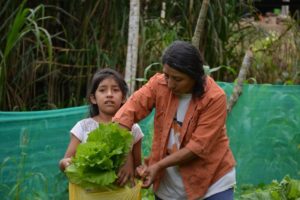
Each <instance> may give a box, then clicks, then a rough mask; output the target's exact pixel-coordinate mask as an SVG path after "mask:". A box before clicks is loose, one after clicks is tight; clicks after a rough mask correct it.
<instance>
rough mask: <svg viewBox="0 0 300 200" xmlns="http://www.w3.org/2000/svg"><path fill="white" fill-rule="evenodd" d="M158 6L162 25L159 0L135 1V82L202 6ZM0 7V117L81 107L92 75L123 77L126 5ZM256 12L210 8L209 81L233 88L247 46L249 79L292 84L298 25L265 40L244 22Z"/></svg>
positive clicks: (234, 3) (107, 1)
mask: <svg viewBox="0 0 300 200" xmlns="http://www.w3.org/2000/svg"><path fill="white" fill-rule="evenodd" d="M165 3H166V9H165V17H163V18H162V17H161V16H160V12H161V10H162V1H157V0H151V1H150V0H141V11H140V12H141V20H140V38H139V57H138V67H139V69H138V74H137V78H147V77H144V72H145V71H144V70H145V69H146V68H147V66H150V65H151V64H152V65H151V66H152V67H151V68H150V70H148V71H147V74H146V75H147V76H148V77H149V76H151V75H152V74H153V73H154V72H155V71H157V70H159V69H160V65H159V64H155V65H153V63H159V61H160V57H161V54H162V51H163V49H164V48H165V47H166V46H167V45H168V44H170V43H171V42H172V41H174V40H176V39H180V40H188V41H190V40H191V38H192V35H193V31H194V27H195V24H196V21H197V17H198V13H199V10H200V7H201V1H193V0H189V1H180V0H172V1H165ZM0 4H1V5H0V18H1V19H2V20H1V21H2V24H1V26H0V34H1V36H2V37H1V39H0V47H1V49H0V86H1V87H0V96H1V98H0V109H1V110H10V111H13V110H15V111H16V110H43V109H55V108H64V107H72V106H78V105H82V104H84V103H85V95H86V87H87V84H88V81H89V79H90V77H91V75H92V73H93V72H94V71H95V70H96V68H98V67H100V68H103V67H112V68H115V69H117V70H118V71H120V72H121V73H123V72H124V66H125V61H126V60H125V59H126V48H127V47H126V45H127V37H128V35H127V29H128V14H129V2H128V1H117V0H102V1H100V0H90V1H85V0H81V1H58V0H48V1H43V3H41V2H40V1H28V2H27V1H24V2H23V3H22V4H21V3H20V1H15V0H8V1H1V3H0ZM255 13H256V10H255V9H254V8H253V7H252V4H251V1H238V0H214V1H211V4H210V7H209V10H208V19H207V24H206V28H207V29H206V30H205V33H206V34H205V38H204V39H203V42H204V48H203V49H202V50H203V55H204V57H205V59H206V61H207V64H208V65H209V66H210V68H215V69H218V70H216V71H217V72H214V73H213V74H212V76H214V78H215V79H217V80H218V81H227V82H233V81H234V79H235V78H236V76H237V72H238V71H239V66H240V64H241V61H242V57H243V55H244V53H245V50H246V49H247V48H248V47H249V45H254V46H255V48H257V49H258V50H259V53H258V54H257V55H256V57H255V66H253V68H252V69H251V73H250V75H249V77H251V79H250V80H252V81H253V80H254V81H255V82H256V83H280V84H298V83H299V71H300V70H299V55H300V54H299V46H300V45H299V31H298V30H299V24H297V23H296V21H295V20H288V23H289V25H288V26H285V27H287V30H284V31H283V33H278V32H277V33H270V32H269V31H266V30H264V29H263V28H260V27H258V26H256V25H255V24H254V23H253V21H249V20H248V21H247V20H243V19H246V18H245V16H248V17H249V16H254V14H255ZM248 19H249V18H248ZM296 19H297V17H296ZM241 20H243V24H242V23H241ZM275 34H277V35H275ZM287 35H288V37H287ZM137 80H139V79H137ZM139 83H140V84H139V85H138V87H139V86H141V84H142V83H141V82H139Z"/></svg>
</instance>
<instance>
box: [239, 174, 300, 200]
mask: <svg viewBox="0 0 300 200" xmlns="http://www.w3.org/2000/svg"><path fill="white" fill-rule="evenodd" d="M299 199H300V180H296V179H292V178H290V177H289V176H285V177H284V178H283V180H282V181H280V182H278V181H276V180H274V181H273V182H272V183H271V184H269V185H261V186H258V187H254V188H251V187H250V188H249V187H248V188H247V190H245V191H243V192H242V194H241V196H240V198H239V200H299Z"/></svg>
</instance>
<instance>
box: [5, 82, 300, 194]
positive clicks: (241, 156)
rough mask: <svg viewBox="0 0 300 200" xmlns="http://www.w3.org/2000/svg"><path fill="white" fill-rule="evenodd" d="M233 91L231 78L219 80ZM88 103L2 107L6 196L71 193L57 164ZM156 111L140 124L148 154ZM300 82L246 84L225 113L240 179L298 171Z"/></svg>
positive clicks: (250, 180) (262, 179)
mask: <svg viewBox="0 0 300 200" xmlns="http://www.w3.org/2000/svg"><path fill="white" fill-rule="evenodd" d="M219 85H220V86H221V87H222V88H223V89H224V90H225V91H226V93H227V94H228V96H229V94H230V93H231V91H232V88H233V84H230V83H219ZM87 112H88V110H87V106H81V107H74V108H67V109H58V110H51V111H35V112H0V136H1V139H2V140H1V141H0V174H1V175H0V196H1V197H4V199H5V197H6V199H18V198H19V199H67V198H68V197H67V195H68V193H67V181H66V178H65V177H64V175H63V173H61V172H60V171H59V169H58V161H59V159H60V158H62V157H63V155H64V152H65V150H66V148H67V145H68V143H69V131H70V129H71V127H73V125H74V124H75V123H76V122H77V121H78V120H80V119H82V118H85V117H86V116H87ZM153 116H154V111H153V112H152V113H151V115H149V116H148V117H147V118H146V119H144V120H142V121H141V122H140V123H139V124H140V126H141V128H142V130H143V132H144V134H145V137H144V140H143V155H145V156H146V155H149V151H150V148H151V141H152V133H153ZM299 122H300V86H271V85H244V88H243V93H242V95H241V96H240V98H239V100H238V102H237V104H236V105H235V107H234V109H233V110H232V112H231V113H230V114H229V116H228V119H227V129H228V135H229V137H230V145H231V147H232V150H233V153H234V155H235V158H236V160H237V181H238V186H239V185H241V184H246V183H247V184H249V183H250V184H258V183H270V182H271V181H272V180H273V179H278V180H281V179H282V178H283V177H284V176H285V175H286V174H289V175H290V176H292V177H294V178H300V177H299V171H300V170H299V169H300V168H299V165H300V152H299V144H300V123H299Z"/></svg>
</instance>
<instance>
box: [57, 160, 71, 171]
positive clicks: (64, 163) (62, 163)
mask: <svg viewBox="0 0 300 200" xmlns="http://www.w3.org/2000/svg"><path fill="white" fill-rule="evenodd" d="M71 163H72V159H71V158H63V159H61V160H60V161H59V168H60V170H61V171H65V169H66V168H67V167H68V166H69V165H70V164H71Z"/></svg>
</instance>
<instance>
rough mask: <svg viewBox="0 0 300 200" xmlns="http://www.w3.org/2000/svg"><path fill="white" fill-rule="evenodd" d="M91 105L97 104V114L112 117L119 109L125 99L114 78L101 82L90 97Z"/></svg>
mask: <svg viewBox="0 0 300 200" xmlns="http://www.w3.org/2000/svg"><path fill="white" fill-rule="evenodd" d="M90 100H91V102H92V103H93V104H97V106H98V109H99V114H105V115H114V114H115V113H116V112H117V111H118V110H119V108H120V107H121V105H122V103H123V101H124V100H125V97H124V96H123V93H122V91H121V89H120V87H119V85H118V83H117V82H116V81H115V79H114V78H112V77H108V78H106V79H104V80H102V81H101V82H100V83H99V85H98V88H97V89H96V91H95V93H94V94H93V95H91V96H90Z"/></svg>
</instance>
